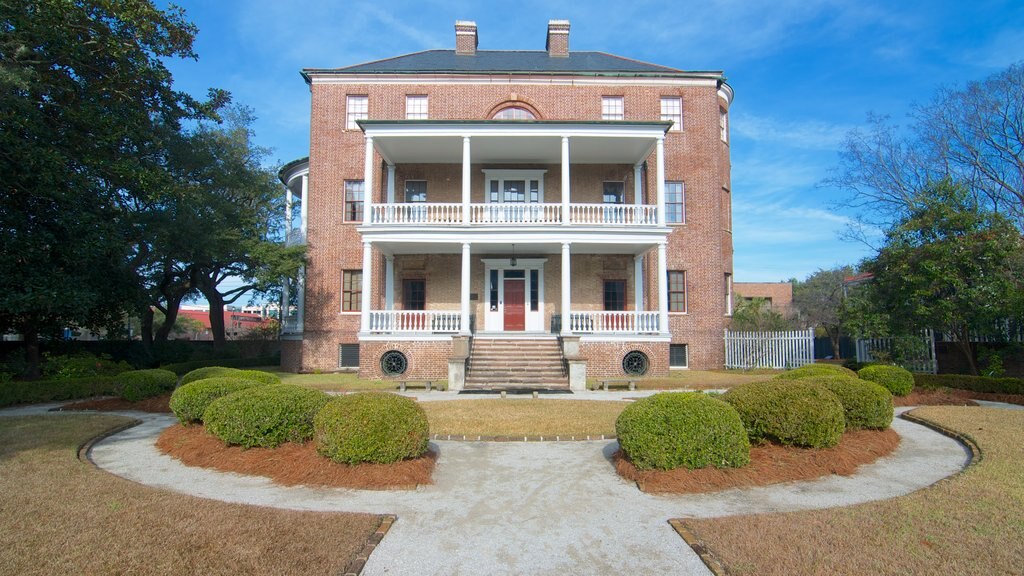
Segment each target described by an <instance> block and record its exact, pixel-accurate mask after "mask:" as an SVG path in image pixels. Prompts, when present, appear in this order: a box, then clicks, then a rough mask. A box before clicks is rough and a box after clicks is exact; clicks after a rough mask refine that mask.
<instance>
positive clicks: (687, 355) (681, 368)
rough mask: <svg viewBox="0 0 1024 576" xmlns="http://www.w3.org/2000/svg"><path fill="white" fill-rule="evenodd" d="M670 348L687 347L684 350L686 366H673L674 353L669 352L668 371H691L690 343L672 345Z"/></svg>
mask: <svg viewBox="0 0 1024 576" xmlns="http://www.w3.org/2000/svg"><path fill="white" fill-rule="evenodd" d="M669 346H685V347H686V348H684V350H685V351H686V366H673V365H672V353H671V352H669V355H668V358H669V364H668V369H669V370H689V369H690V345H689V344H688V343H677V344H673V343H670V344H669Z"/></svg>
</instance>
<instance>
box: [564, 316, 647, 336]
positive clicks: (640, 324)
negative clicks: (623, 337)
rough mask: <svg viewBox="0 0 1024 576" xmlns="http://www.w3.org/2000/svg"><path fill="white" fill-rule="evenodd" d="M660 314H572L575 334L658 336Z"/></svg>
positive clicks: (570, 326) (571, 326)
mask: <svg viewBox="0 0 1024 576" xmlns="http://www.w3.org/2000/svg"><path fill="white" fill-rule="evenodd" d="M658 316H659V314H658V312H657V311H654V312H646V311H640V312H634V311H623V312H570V313H569V331H570V332H571V333H573V334H658V333H659V332H660V331H659V329H658Z"/></svg>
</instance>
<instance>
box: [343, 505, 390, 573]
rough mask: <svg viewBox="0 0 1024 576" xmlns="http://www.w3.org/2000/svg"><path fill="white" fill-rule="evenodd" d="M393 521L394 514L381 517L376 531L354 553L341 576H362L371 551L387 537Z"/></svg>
mask: <svg viewBox="0 0 1024 576" xmlns="http://www.w3.org/2000/svg"><path fill="white" fill-rule="evenodd" d="M395 520H398V516H395V515H394V514H382V515H381V517H380V524H379V525H377V529H376V530H374V532H373V534H370V536H369V537H368V538H367V539H366V544H364V545H363V548H362V550H360V551H359V552H356V555H355V556H354V557H353V558H352V559H351V560H349V562H348V564H347V565H345V569H344V570H342V571H341V575H342V576H359V575H360V574H362V572H363V568H365V567H366V561H367V560H369V559H370V554H373V551H374V550H376V549H377V545H379V544H380V542H381V540H383V539H384V536H386V535H387V533H388V530H391V526H392V525H394V523H395Z"/></svg>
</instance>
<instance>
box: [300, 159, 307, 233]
mask: <svg viewBox="0 0 1024 576" xmlns="http://www.w3.org/2000/svg"><path fill="white" fill-rule="evenodd" d="M308 208H309V174H306V175H304V176H303V177H302V204H300V205H299V230H301V231H302V241H303V242H305V241H306V220H307V216H308V214H309V210H308Z"/></svg>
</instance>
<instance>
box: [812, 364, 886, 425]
mask: <svg viewBox="0 0 1024 576" xmlns="http://www.w3.org/2000/svg"><path fill="white" fill-rule="evenodd" d="M799 382H813V383H815V384H820V385H821V386H824V387H825V388H827V389H828V390H829V392H832V393H833V394H835V395H836V397H837V398H839V403H840V404H842V405H843V412H844V413H845V416H846V429H847V430H859V429H861V428H875V429H879V430H882V429H885V428H888V427H889V425H890V424H892V416H893V411H892V393H891V392H889V390H888V389H886V388H885V387H884V386H882V385H880V384H875V383H874V382H869V381H867V380H859V379H857V378H849V377H846V376H812V377H810V378H803V379H801V380H799Z"/></svg>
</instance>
